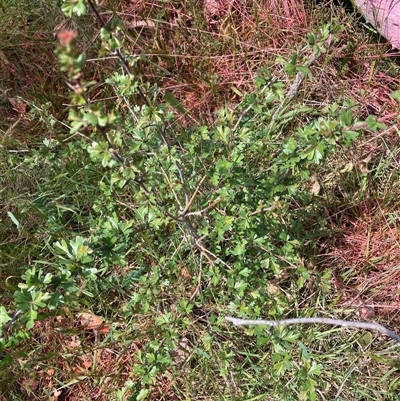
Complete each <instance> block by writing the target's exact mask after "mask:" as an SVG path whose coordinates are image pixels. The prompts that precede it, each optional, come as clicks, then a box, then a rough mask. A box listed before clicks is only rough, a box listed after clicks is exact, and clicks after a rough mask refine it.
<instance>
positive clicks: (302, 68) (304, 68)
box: [296, 65, 311, 75]
mask: <svg viewBox="0 0 400 401" xmlns="http://www.w3.org/2000/svg"><path fill="white" fill-rule="evenodd" d="M296 69H297V71H299V72H301V73H302V74H305V75H307V74H310V73H311V71H310V69H309V68H308V67H307V66H305V65H300V66H297V67H296Z"/></svg>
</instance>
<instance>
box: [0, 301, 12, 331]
mask: <svg viewBox="0 0 400 401" xmlns="http://www.w3.org/2000/svg"><path fill="white" fill-rule="evenodd" d="M10 320H11V317H10V316H9V315H8V314H7V311H6V308H5V307H4V306H0V329H1V328H2V326H3V325H4V324H6V323H7V322H9V321H10Z"/></svg>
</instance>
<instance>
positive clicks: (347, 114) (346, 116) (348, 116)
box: [340, 110, 353, 127]
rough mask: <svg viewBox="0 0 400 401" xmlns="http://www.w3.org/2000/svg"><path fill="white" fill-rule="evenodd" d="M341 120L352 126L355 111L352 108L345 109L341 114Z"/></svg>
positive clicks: (344, 123)
mask: <svg viewBox="0 0 400 401" xmlns="http://www.w3.org/2000/svg"><path fill="white" fill-rule="evenodd" d="M340 121H341V122H342V123H343V125H346V126H348V127H349V126H350V125H352V124H353V113H352V111H351V110H345V111H343V112H342V114H341V115H340Z"/></svg>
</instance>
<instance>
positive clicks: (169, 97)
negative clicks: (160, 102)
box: [164, 90, 187, 114]
mask: <svg viewBox="0 0 400 401" xmlns="http://www.w3.org/2000/svg"><path fill="white" fill-rule="evenodd" d="M164 100H165V101H166V102H167V103H168V104H169V105H170V106H172V107H173V108H174V109H176V110H178V111H179V112H180V113H182V114H187V111H186V109H185V108H184V107H183V106H182V104H181V103H180V101H179V100H178V99H177V98H176V97H175V96H174V95H173V93H172V92H170V91H169V90H166V91H165V92H164Z"/></svg>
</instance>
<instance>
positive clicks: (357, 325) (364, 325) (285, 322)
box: [226, 317, 400, 343]
mask: <svg viewBox="0 0 400 401" xmlns="http://www.w3.org/2000/svg"><path fill="white" fill-rule="evenodd" d="M226 320H228V321H229V322H232V323H233V324H234V325H235V326H249V325H258V326H261V325H262V326H264V325H265V326H274V327H276V326H289V325H292V324H319V323H321V324H330V325H332V326H343V327H349V328H354V329H366V330H378V331H380V332H381V333H382V334H385V335H386V336H388V337H390V338H392V339H393V340H396V341H397V342H398V343H400V335H398V334H396V333H395V332H394V331H391V330H389V329H387V328H386V327H384V326H382V325H380V324H378V323H374V322H373V323H368V322H353V321H347V320H340V319H329V318H325V317H300V318H295V319H282V320H247V319H237V318H234V317H226Z"/></svg>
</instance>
